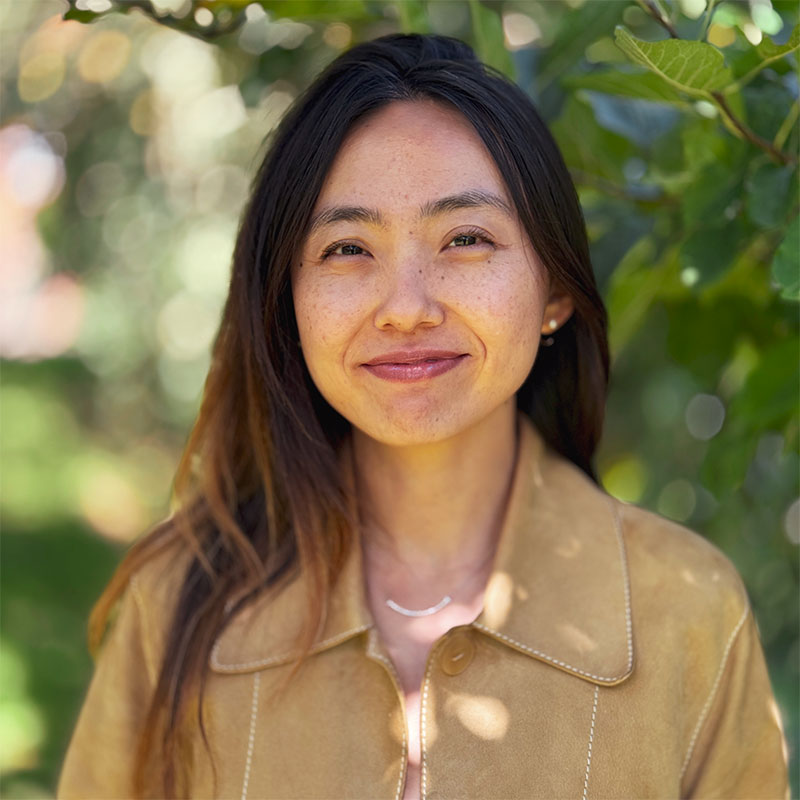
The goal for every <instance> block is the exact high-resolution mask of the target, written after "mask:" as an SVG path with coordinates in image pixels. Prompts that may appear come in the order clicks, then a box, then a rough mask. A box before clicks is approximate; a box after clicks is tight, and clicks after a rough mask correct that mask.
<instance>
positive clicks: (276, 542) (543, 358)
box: [91, 34, 608, 797]
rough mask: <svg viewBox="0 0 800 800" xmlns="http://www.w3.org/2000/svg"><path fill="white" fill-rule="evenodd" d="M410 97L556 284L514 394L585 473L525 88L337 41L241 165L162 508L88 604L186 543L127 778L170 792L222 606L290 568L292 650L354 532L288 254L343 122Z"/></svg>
mask: <svg viewBox="0 0 800 800" xmlns="http://www.w3.org/2000/svg"><path fill="white" fill-rule="evenodd" d="M417 99H428V100H434V101H437V102H439V103H443V104H445V105H447V106H449V107H451V108H454V109H456V110H457V111H459V112H460V113H461V114H462V115H463V116H464V117H465V118H466V119H467V120H468V121H469V122H470V123H471V124H472V126H473V127H474V129H475V130H476V132H477V133H478V135H479V136H480V138H481V140H482V141H483V143H484V145H485V146H486V148H487V150H488V152H489V153H490V155H491V156H492V158H493V159H494V161H495V163H496V165H497V167H498V169H499V171H500V174H501V175H502V177H503V179H504V181H505V184H506V186H507V189H508V192H509V195H510V198H511V200H512V202H513V204H514V206H515V207H516V210H517V212H518V215H519V219H520V221H521V223H522V225H523V228H524V230H525V231H526V232H527V234H528V236H529V238H530V241H531V243H532V244H533V246H534V248H535V250H536V252H537V254H538V256H539V258H540V260H541V262H542V264H543V265H544V267H545V268H546V269H547V270H548V272H549V273H550V276H551V279H552V280H553V281H554V282H555V283H556V284H557V285H559V286H560V287H562V288H563V289H564V290H565V291H566V292H567V293H569V294H570V295H571V296H572V298H573V301H574V304H575V311H574V313H573V315H572V317H571V318H570V320H569V321H568V322H567V323H566V324H565V325H564V326H563V327H562V329H561V330H559V331H558V333H557V334H556V337H557V341H556V345H555V346H552V347H549V348H548V347H544V348H540V351H539V354H538V356H537V359H536V362H535V364H534V366H533V369H532V370H531V373H530V375H529V376H528V378H527V379H526V381H525V383H524V384H523V386H522V387H521V389H520V390H519V392H518V395H517V402H518V406H519V408H520V409H521V410H522V411H524V412H525V413H527V414H528V415H529V416H530V418H531V419H532V420H533V422H534V423H535V425H536V427H537V428H538V430H539V431H540V433H541V434H542V436H543V438H544V439H545V440H546V441H547V443H548V444H549V445H550V446H551V447H553V448H554V449H555V450H557V451H558V452H560V453H562V454H563V455H564V456H566V457H567V458H568V459H570V460H571V461H573V462H574V463H575V464H576V465H577V466H578V467H580V468H581V469H582V470H583V471H584V472H586V473H587V474H588V475H590V476H592V477H593V476H594V472H593V468H592V458H593V454H594V451H595V447H596V445H597V442H598V439H599V437H600V433H601V427H602V421H603V412H604V406H605V398H606V387H607V381H608V347H607V340H606V314H605V309H604V307H603V303H602V300H601V299H600V296H599V294H598V291H597V287H596V284H595V280H594V276H593V273H592V266H591V262H590V257H589V248H588V242H587V237H586V228H585V223H584V220H583V216H582V213H581V209H580V205H579V202H578V198H577V194H576V192H575V188H574V186H573V184H572V181H571V179H570V176H569V173H568V171H567V168H566V166H565V164H564V161H563V159H562V157H561V154H560V152H559V150H558V147H557V145H556V143H555V141H554V140H553V138H552V136H551V134H550V132H549V131H548V129H547V127H546V125H545V124H544V122H543V121H542V119H541V118H540V117H539V114H538V113H537V111H536V109H535V108H534V106H533V104H532V103H531V101H530V99H529V98H528V97H527V96H526V95H525V94H524V93H523V92H522V91H521V90H520V89H519V88H518V87H517V86H515V85H514V84H513V83H512V82H510V81H509V80H507V79H506V78H505V77H503V76H502V75H501V74H500V73H498V72H496V71H494V70H492V69H491V68H489V67H486V66H485V65H483V64H481V63H480V62H479V61H478V60H477V59H476V57H475V54H474V53H473V52H472V50H471V49H470V48H469V47H468V46H467V45H465V44H464V43H463V42H460V41H458V40H456V39H452V38H448V37H443V36H421V35H415V34H414V35H391V36H384V37H382V38H380V39H376V40H374V41H371V42H366V43H364V44H360V45H357V46H355V47H353V48H352V49H351V50H350V51H348V52H346V53H344V54H343V55H341V56H340V57H339V58H337V59H336V60H335V61H334V62H333V63H332V64H330V65H329V66H328V68H327V69H326V70H325V71H324V72H323V73H322V74H321V75H320V76H319V77H318V78H317V79H316V80H315V81H314V83H313V84H312V85H311V86H310V87H309V88H308V89H307V90H306V91H305V92H304V93H303V95H302V96H301V97H299V98H298V99H297V101H296V102H295V103H294V105H293V106H292V108H291V109H290V110H289V112H288V113H287V114H286V116H285V117H284V119H283V121H282V122H281V124H280V126H279V127H278V129H277V131H276V133H275V136H274V139H273V141H272V143H271V146H270V148H269V150H268V152H267V154H266V157H265V159H264V161H263V163H262V164H261V167H260V168H259V170H258V173H257V174H256V176H255V179H254V182H253V186H252V192H251V196H250V199H249V202H248V204H247V206H246V208H245V211H244V213H243V217H242V220H241V224H240V228H239V233H238V238H237V241H236V248H235V253H234V259H233V273H232V277H231V283H230V290H229V294H228V298H227V302H226V305H225V310H224V314H223V318H222V322H221V326H220V330H219V333H218V335H217V338H216V341H215V344H214V349H213V359H212V366H211V369H210V372H209V375H208V378H207V381H206V385H205V391H204V396H203V402H202V405H201V409H200V413H199V416H198V419H197V421H196V423H195V425H194V428H193V430H192V433H191V435H190V438H189V441H188V443H187V446H186V449H185V452H184V455H183V458H182V460H181V463H180V466H179V468H178V472H177V475H176V480H175V492H176V496H177V497H178V499H179V501H180V505H179V510H178V511H177V512H176V513H175V514H174V515H173V517H172V518H171V519H170V520H168V521H167V522H166V523H165V524H162V525H160V526H159V527H158V528H156V529H155V530H154V531H152V532H151V533H150V534H149V535H148V536H147V537H145V538H144V539H142V540H141V541H140V542H139V543H137V544H136V545H135V546H134V547H133V548H132V550H131V551H130V552H129V554H128V555H127V557H126V559H125V560H124V561H123V563H122V564H121V565H120V567H119V569H118V571H117V573H116V574H115V576H114V578H113V579H112V581H111V583H110V584H109V586H108V588H107V589H106V591H105V593H104V594H103V596H102V597H101V599H100V601H99V602H98V604H97V606H96V607H95V610H94V612H93V618H92V621H91V639H92V641H93V643H94V644H95V645H96V644H97V642H98V641H99V639H100V636H101V633H102V630H103V629H104V626H105V621H106V619H107V616H108V613H109V610H110V608H111V607H112V605H113V603H114V602H115V600H116V599H117V598H118V596H119V595H120V594H121V592H122V591H123V590H124V588H125V586H126V585H127V583H128V580H129V578H130V576H131V575H132V573H134V572H135V571H136V570H137V569H139V568H140V567H141V566H142V564H143V563H144V562H146V561H148V560H149V559H151V558H152V557H153V556H154V555H155V554H156V553H158V552H160V551H161V550H162V549H164V548H168V547H170V546H172V545H175V546H177V547H180V548H184V549H189V551H190V553H191V564H190V566H189V568H188V571H187V572H186V574H185V575H182V576H181V581H180V583H179V585H180V589H179V591H178V592H177V595H178V596H177V600H176V608H175V611H174V616H173V618H172V622H171V627H170V628H169V631H168V636H167V640H166V641H167V644H166V651H165V653H164V657H163V662H162V665H161V673H160V677H159V680H158V683H157V686H156V689H155V693H154V696H153V699H152V703H151V706H150V711H149V714H148V717H147V721H146V723H145V725H144V730H143V731H142V736H141V743H140V748H139V754H138V762H137V763H138V766H137V769H136V777H137V783H138V786H137V791H138V792H139V793H140V794H144V793H149V792H154V793H156V794H160V795H161V796H167V797H172V796H174V795H175V794H176V793H181V792H183V791H185V790H186V781H187V780H188V776H187V775H186V774H185V773H186V772H187V769H186V765H185V763H184V762H182V759H181V758H179V756H180V755H181V754H182V753H184V752H186V751H187V749H189V748H185V747H184V746H183V745H184V744H185V743H186V741H187V740H188V737H190V736H191V735H192V734H191V731H192V730H196V723H195V721H192V715H191V714H187V709H189V707H190V705H191V703H192V702H193V701H197V713H198V715H199V726H200V730H201V732H202V734H203V738H205V732H204V728H203V718H202V710H201V709H202V706H201V703H200V702H199V700H200V699H201V698H202V692H203V685H204V682H205V679H206V675H207V663H208V658H209V653H210V650H211V647H212V646H213V643H214V641H215V639H216V637H217V636H218V635H219V633H220V631H221V629H222V628H223V627H224V625H225V624H226V622H227V620H228V619H229V618H230V617H231V616H232V615H233V614H235V613H236V612H237V611H238V610H239V609H240V608H241V607H242V606H243V605H244V604H245V603H247V602H249V601H250V600H252V599H253V597H255V595H256V594H258V593H260V592H263V591H265V590H269V589H271V590H276V589H277V588H278V587H280V586H281V585H283V582H284V581H285V580H288V579H289V578H290V577H291V576H292V575H294V574H296V573H297V572H298V571H299V570H302V571H303V572H304V573H306V574H307V575H308V576H309V578H310V580H309V586H310V587H311V589H310V593H309V597H308V609H307V618H306V623H305V625H304V628H303V631H304V633H303V636H302V637H301V639H302V641H300V642H299V643H298V644H299V646H300V648H299V649H300V652H302V653H304V654H307V651H308V649H309V647H310V646H311V644H313V640H314V637H315V635H316V631H317V630H318V629H319V626H320V622H321V620H322V619H323V617H324V613H325V608H326V603H327V598H328V595H329V592H330V589H331V587H332V585H333V584H334V583H335V581H336V578H337V576H338V574H339V572H340V570H341V567H342V565H343V563H344V560H345V558H346V557H347V553H348V552H349V549H350V547H351V546H352V544H353V539H354V537H353V522H352V520H351V519H350V516H349V515H348V507H349V505H348V496H347V490H346V487H345V486H344V485H343V484H342V478H341V477H340V473H339V471H338V470H337V468H336V467H337V454H338V452H339V448H340V446H341V444H342V442H343V440H344V438H345V437H346V436H347V435H348V433H349V430H350V425H349V423H348V422H347V421H346V420H344V419H343V418H342V417H341V416H340V415H339V414H338V413H337V412H335V411H334V410H333V409H332V408H331V407H330V406H329V405H328V404H327V403H326V402H325V400H324V399H323V398H322V397H321V395H320V394H319V392H318V391H317V390H316V388H315V387H314V384H313V383H312V381H311V378H310V376H309V373H308V370H307V369H306V366H305V363H304V360H303V356H302V353H301V351H300V348H299V345H298V332H297V325H296V321H295V316H294V308H293V303H292V295H291V286H290V279H289V278H290V268H291V265H292V262H293V260H294V258H295V257H296V255H297V252H298V247H299V246H300V245H301V243H302V242H303V240H304V238H305V236H306V233H307V228H308V225H309V221H310V217H311V212H312V209H313V208H314V205H315V203H316V200H317V198H318V196H319V194H320V191H321V189H322V186H323V183H324V181H325V178H326V176H327V174H328V171H329V169H330V167H331V165H332V163H333V160H334V157H335V156H336V154H337V152H338V150H339V148H340V147H341V145H342V142H343V141H344V139H345V137H346V136H347V134H348V132H349V131H350V129H351V128H352V126H353V124H354V123H355V122H356V121H357V120H358V119H360V118H362V117H363V116H364V115H365V114H368V113H369V112H372V111H375V110H376V109H378V108H380V107H382V106H385V105H387V104H389V103H392V102H395V101H413V100H417ZM531 324H532V325H533V324H536V322H535V321H534V320H531ZM304 657H305V655H303V656H301V657H300V658H299V659H298V660H297V662H296V665H295V672H296V669H298V668H299V667H300V665H301V664H302V662H303V658H304ZM292 674H294V672H293V673H292ZM187 719H188V720H190V721H189V722H188V723H187V721H186V720H187ZM193 726H194V727H193ZM154 765H157V766H154Z"/></svg>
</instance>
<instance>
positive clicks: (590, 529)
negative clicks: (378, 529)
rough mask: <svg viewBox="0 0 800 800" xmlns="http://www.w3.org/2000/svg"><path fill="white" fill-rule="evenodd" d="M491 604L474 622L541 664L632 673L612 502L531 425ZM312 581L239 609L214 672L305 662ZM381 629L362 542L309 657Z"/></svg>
mask: <svg viewBox="0 0 800 800" xmlns="http://www.w3.org/2000/svg"><path fill="white" fill-rule="evenodd" d="M519 430H520V442H519V455H518V459H517V466H516V469H515V474H514V478H513V483H512V488H511V494H510V497H509V504H508V507H507V510H506V516H505V520H504V523H503V529H502V532H501V535H500V540H499V544H498V550H497V555H496V557H495V564H494V567H493V570H492V574H491V576H490V578H489V582H488V584H487V589H486V594H485V597H484V608H483V611H482V612H481V613H480V615H479V616H478V617H477V619H476V620H475V621H474V622H473V623H472V626H473V627H474V628H476V629H478V630H480V631H482V632H483V633H484V634H486V635H488V636H491V637H493V638H494V639H496V640H497V641H499V642H502V643H503V644H505V645H507V646H508V647H511V648H513V649H515V650H517V651H518V652H520V653H524V654H526V655H528V656H531V657H532V658H535V659H538V660H539V661H542V662H543V663H546V664H550V665H551V666H553V667H556V668H558V669H561V670H564V671H566V672H569V673H571V674H573V675H575V676H577V677H580V678H583V679H585V680H588V681H591V682H593V683H597V684H604V685H612V684H616V683H620V682H621V681H623V680H625V679H626V678H627V677H628V676H629V675H630V674H631V672H632V671H633V632H632V626H631V609H630V588H629V581H628V570H627V561H626V556H625V548H624V543H623V539H622V532H621V529H620V523H619V519H618V516H617V509H616V503H615V501H613V500H612V499H611V498H610V497H609V496H608V495H607V494H605V493H604V492H603V491H602V490H601V489H599V488H598V487H597V486H596V485H595V484H594V483H592V481H591V480H589V479H588V478H587V477H586V476H585V475H584V474H583V473H582V472H581V471H580V470H579V469H578V468H577V467H575V466H574V465H573V464H571V463H570V462H569V461H567V460H566V459H564V458H562V457H561V456H559V455H557V454H555V453H554V452H552V451H551V450H549V449H548V448H547V447H546V445H545V444H544V442H543V440H542V439H541V437H540V435H539V433H538V432H537V431H536V429H535V428H534V426H533V425H532V423H531V422H530V421H529V419H528V417H527V416H525V415H523V414H521V415H520V426H519ZM304 592H305V585H304V581H303V580H302V578H295V579H294V580H293V581H292V582H291V583H289V584H288V585H287V586H286V587H285V588H284V589H282V590H281V591H280V592H279V593H278V594H277V595H275V594H269V595H265V596H263V597H261V598H259V599H258V600H256V601H255V602H253V603H252V604H250V605H249V606H248V607H247V608H245V609H243V610H242V611H240V612H239V613H238V614H237V615H236V616H235V617H234V618H233V619H232V620H231V622H230V623H229V624H228V626H227V627H226V628H225V630H223V632H222V634H221V635H220V637H219V639H218V640H217V643H216V645H215V646H214V649H213V650H212V653H211V661H210V666H211V668H212V669H213V670H214V671H216V672H222V673H240V672H251V671H254V670H259V669H265V668H267V667H271V666H277V665H279V664H286V663H288V662H290V661H292V660H293V659H294V657H295V656H296V655H297V653H296V651H294V650H293V641H294V639H295V637H296V635H297V632H298V630H297V627H296V626H297V618H298V611H299V612H300V613H301V614H302V610H303V609H304V607H305V599H304ZM373 627H374V622H373V619H372V616H371V614H370V612H369V609H368V607H367V602H366V594H365V589H364V580H363V575H362V562H361V547H360V545H359V543H358V542H355V543H354V546H353V547H352V548H351V552H350V555H349V557H348V560H347V562H346V564H345V567H344V569H343V571H342V574H341V576H340V579H339V581H338V582H337V584H336V586H335V587H334V589H333V591H332V593H331V604H330V608H329V611H328V614H327V617H326V620H325V624H324V627H323V630H322V633H321V634H320V635H319V636H318V637H317V639H316V643H315V644H314V646H313V647H312V650H311V653H312V654H313V653H318V652H321V651H323V650H327V649H329V648H332V647H335V646H337V645H339V644H341V643H343V642H345V641H347V640H348V639H351V638H353V637H355V636H358V635H359V634H361V633H363V632H365V631H368V630H370V629H371V628H373Z"/></svg>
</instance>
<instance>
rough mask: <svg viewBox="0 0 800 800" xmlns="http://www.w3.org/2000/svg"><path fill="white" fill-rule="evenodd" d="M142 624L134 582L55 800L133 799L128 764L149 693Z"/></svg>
mask: <svg viewBox="0 0 800 800" xmlns="http://www.w3.org/2000/svg"><path fill="white" fill-rule="evenodd" d="M147 640H148V636H147V630H146V620H145V617H144V615H143V611H142V604H141V598H140V596H139V588H138V585H137V583H136V578H135V577H134V578H133V579H132V580H131V583H130V584H129V586H128V589H127V590H126V592H125V595H124V596H123V599H122V601H121V607H120V612H119V616H118V617H117V619H116V621H115V623H114V625H113V627H112V629H111V630H110V632H108V634H107V636H106V641H105V642H104V644H103V648H102V650H101V652H100V655H99V658H98V660H97V664H96V668H95V672H94V676H93V678H92V681H91V684H90V686H89V691H88V694H87V696H86V700H85V701H84V704H83V708H82V709H81V712H80V716H79V717H78V723H77V726H76V728H75V731H74V733H73V735H72V740H71V742H70V745H69V748H68V750H67V755H66V759H65V762H64V767H63V769H62V772H61V778H60V781H59V785H58V792H57V796H58V797H59V798H64V800H68V799H69V798H76V799H77V798H80V800H93V798H97V799H98V800H99V799H100V798H103V800H112V799H114V800H117V799H121V798H126V799H127V798H132V797H133V796H134V795H133V763H134V758H135V754H136V749H137V745H138V740H139V735H140V732H141V730H142V725H143V722H144V718H145V715H146V713H147V710H148V708H149V705H150V699H151V696H152V693H153V690H154V678H155V675H154V670H153V664H152V663H151V660H150V659H149V658H148V653H147V652H146V649H147V643H148V642H147Z"/></svg>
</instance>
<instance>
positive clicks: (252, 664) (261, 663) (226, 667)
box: [211, 625, 370, 672]
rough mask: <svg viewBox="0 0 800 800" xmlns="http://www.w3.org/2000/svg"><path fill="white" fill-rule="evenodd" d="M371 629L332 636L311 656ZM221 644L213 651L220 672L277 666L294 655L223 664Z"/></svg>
mask: <svg viewBox="0 0 800 800" xmlns="http://www.w3.org/2000/svg"><path fill="white" fill-rule="evenodd" d="M369 628H370V626H369V625H362V626H360V627H359V628H351V629H350V630H349V631H344V633H339V634H337V635H336V636H331V637H330V638H329V639H323V640H322V641H321V642H317V643H316V644H315V645H314V646H313V647H312V648H311V651H310V654H312V655H313V654H314V653H318V652H319V651H320V650H321V649H322V648H324V647H326V646H327V645H329V644H337V643H338V642H341V641H344V640H345V639H347V638H349V637H350V636H354V635H355V634H357V633H361V632H362V631H366V630H369ZM221 642H222V640H221V639H217V642H216V644H215V645H214V647H213V649H212V650H211V666H212V668H213V669H215V670H217V671H218V672H237V671H239V670H242V669H255V668H257V667H268V666H269V665H270V664H276V663H277V662H279V661H284V660H286V659H289V658H291V657H292V656H293V655H294V654H293V653H292V652H286V653H281V654H280V655H277V656H270V657H269V658H262V659H259V660H258V661H245V662H243V663H241V664H222V663H221V662H220V661H219V660H218V658H217V654H218V653H219V648H220V645H221ZM298 655H299V654H298Z"/></svg>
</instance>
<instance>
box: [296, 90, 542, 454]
mask: <svg viewBox="0 0 800 800" xmlns="http://www.w3.org/2000/svg"><path fill="white" fill-rule="evenodd" d="M548 286H549V281H548V277H547V275H546V272H545V270H544V269H543V267H542V266H541V265H540V263H539V261H538V259H537V257H536V254H535V252H534V250H533V248H532V247H531V244H530V242H529V240H528V237H527V235H526V234H525V232H524V231H523V230H522V228H521V226H520V224H519V221H518V219H517V216H516V213H515V211H514V210H513V208H512V206H511V202H510V200H509V197H508V194H507V192H506V189H505V186H504V183H503V180H502V178H501V177H500V174H499V172H498V171H497V168H496V166H495V164H494V161H493V160H492V158H491V156H490V155H489V153H488V151H487V150H486V148H485V147H484V145H483V143H482V142H481V140H480V138H479V136H478V135H477V133H476V132H475V131H474V129H473V128H472V127H471V125H470V124H469V123H468V122H467V121H466V120H465V119H464V118H463V117H462V116H461V115H460V114H459V113H458V112H456V111H454V110H451V109H449V108H446V107H444V106H442V105H439V104H436V103H433V102H431V101H415V102H398V103H393V104H391V105H389V106H387V107H385V108H383V109H381V110H380V111H378V112H376V113H375V114H374V115H371V116H370V117H368V118H367V119H366V120H364V121H362V122H361V123H360V124H358V125H357V126H356V128H355V129H354V130H353V131H352V132H351V133H350V134H349V136H348V138H347V139H346V140H345V143H344V145H343V146H342V148H341V150H340V151H339V153H338V155H337V157H336V159H335V161H334V164H333V167H332V169H331V171H330V173H329V175H328V177H327V180H326V182H325V185H324V186H323V189H322V192H321V194H320V197H319V199H318V201H317V204H316V207H315V209H314V212H313V221H312V228H311V232H310V234H309V235H308V237H307V239H306V241H305V242H303V246H302V248H301V252H300V255H299V257H298V260H297V263H296V264H295V265H294V267H293V271H292V290H293V296H294V304H295V313H296V316H297V324H298V329H299V331H300V340H301V344H302V348H303V354H304V357H305V360H306V364H307V365H308V369H309V372H310V373H311V377H312V378H313V380H314V383H315V384H316V386H317V388H318V389H319V391H320V392H321V394H322V395H323V397H325V399H326V400H327V401H328V402H329V403H330V404H331V405H332V406H333V407H334V408H335V409H336V410H337V411H338V412H339V413H340V414H342V415H343V416H344V417H345V418H346V419H347V420H349V421H350V422H351V423H352V424H353V425H354V426H355V427H356V428H358V429H360V430H361V431H362V432H364V433H365V434H367V435H368V436H370V437H372V438H374V439H376V440H378V441H381V442H383V443H386V444H395V445H404V444H422V443H429V442H435V441H441V440H443V439H446V438H448V437H450V436H454V435H456V434H458V433H459V432H461V431H463V430H465V429H466V428H468V427H470V426H471V425H474V424H476V423H478V422H480V421H481V420H483V419H485V418H486V417H488V416H489V415H490V414H492V413H493V412H495V411H497V410H498V409H499V408H500V407H501V406H503V405H504V404H507V402H508V401H509V400H510V398H512V397H513V396H514V394H515V392H516V391H517V389H518V388H519V387H520V385H521V384H522V382H523V381H524V380H525V378H526V376H527V375H528V372H529V371H530V369H531V366H532V365H533V361H534V358H535V356H536V350H537V347H538V342H539V331H540V328H541V325H542V317H543V314H544V309H545V305H546V303H547V297H548Z"/></svg>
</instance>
